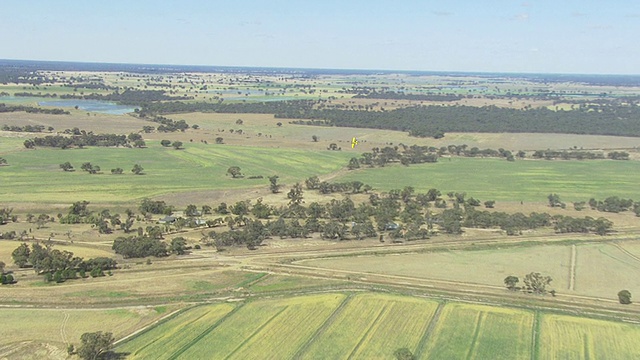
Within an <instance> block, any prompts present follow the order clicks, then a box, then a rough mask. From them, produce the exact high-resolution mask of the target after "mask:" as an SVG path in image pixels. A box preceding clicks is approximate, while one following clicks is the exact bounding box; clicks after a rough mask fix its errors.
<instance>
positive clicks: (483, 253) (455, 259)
mask: <svg viewBox="0 0 640 360" xmlns="http://www.w3.org/2000/svg"><path fill="white" fill-rule="evenodd" d="M626 243H627V242H621V244H622V245H623V246H625V244H626ZM576 258H577V259H576V268H575V286H574V289H573V290H570V289H569V287H570V283H569V282H570V276H571V245H536V246H522V247H511V248H505V249H489V250H454V251H440V252H430V253H429V252H427V253H418V254H400V255H375V256H358V257H337V258H324V259H310V260H302V261H297V262H295V263H296V264H300V265H305V266H314V267H318V268H322V269H339V270H345V271H351V272H354V273H355V274H361V275H363V276H366V274H383V275H391V276H404V277H410V278H416V279H433V280H436V281H446V282H454V283H457V284H459V286H462V284H463V283H471V284H480V285H484V286H488V287H494V288H501V287H504V283H503V280H504V278H506V277H507V276H510V275H514V276H517V277H519V278H520V280H521V283H520V284H519V285H523V284H522V279H523V277H524V275H526V274H528V273H531V272H539V273H542V274H544V275H548V276H550V277H551V278H552V279H553V281H552V282H551V285H550V286H549V289H548V290H551V289H555V290H556V291H557V293H558V294H567V295H573V294H577V295H586V296H594V297H599V298H606V299H611V300H615V301H617V295H616V294H617V293H618V291H620V290H622V289H628V290H629V291H631V293H632V294H634V293H640V287H638V284H637V281H635V280H634V279H636V278H637V277H638V276H640V262H639V261H638V260H637V259H634V258H633V257H631V256H629V255H628V254H626V253H624V252H622V251H621V250H620V249H619V248H617V247H616V246H615V245H614V244H612V243H606V244H581V245H577V256H576Z"/></svg>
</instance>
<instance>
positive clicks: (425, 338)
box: [416, 302, 445, 359]
mask: <svg viewBox="0 0 640 360" xmlns="http://www.w3.org/2000/svg"><path fill="white" fill-rule="evenodd" d="M444 307H445V303H444V302H441V303H439V304H438V307H437V308H436V311H435V313H433V317H432V318H431V321H430V322H429V326H427V330H426V331H425V332H424V334H423V335H422V338H421V339H420V342H419V343H418V346H417V348H416V359H420V358H422V354H423V353H424V351H425V347H426V346H427V342H428V341H429V338H430V337H431V334H433V331H434V329H435V328H436V326H438V321H439V320H440V315H442V310H443V309H444Z"/></svg>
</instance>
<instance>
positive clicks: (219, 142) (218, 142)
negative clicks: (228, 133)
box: [216, 136, 224, 144]
mask: <svg viewBox="0 0 640 360" xmlns="http://www.w3.org/2000/svg"><path fill="white" fill-rule="evenodd" d="M216 144H224V139H223V138H221V137H219V136H218V137H217V138H216Z"/></svg>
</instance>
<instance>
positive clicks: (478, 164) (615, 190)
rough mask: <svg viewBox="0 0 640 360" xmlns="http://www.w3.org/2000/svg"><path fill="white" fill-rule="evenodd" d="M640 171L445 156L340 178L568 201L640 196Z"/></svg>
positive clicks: (599, 163)
mask: <svg viewBox="0 0 640 360" xmlns="http://www.w3.org/2000/svg"><path fill="white" fill-rule="evenodd" d="M638 173H640V162H638V161H612V160H590V161H560V160H554V161H547V160H520V161H519V160H516V161H514V162H508V161H505V160H500V159H471V158H451V159H448V158H441V159H440V160H439V161H438V162H437V163H435V164H421V165H411V166H407V167H405V166H400V165H397V166H396V165H394V166H387V167H384V168H373V169H360V170H356V171H352V172H349V173H348V174H347V175H345V176H343V177H340V178H339V179H337V180H339V181H354V180H359V181H362V182H363V183H365V184H369V185H371V186H373V187H374V188H375V189H378V190H383V191H384V190H391V189H402V188H403V187H405V186H412V187H414V188H415V189H416V191H417V192H426V191H428V190H429V189H430V188H436V189H438V190H440V191H441V192H442V193H443V194H446V193H447V192H449V191H455V192H466V193H467V194H468V196H473V197H475V198H479V199H481V200H483V201H484V200H489V199H491V200H505V201H506V200H511V201H546V197H547V195H549V194H550V193H557V194H559V195H560V196H561V197H562V200H563V201H565V202H566V201H586V200H589V198H591V197H595V198H596V199H604V198H606V197H608V196H620V197H625V198H633V199H640V188H639V187H638V186H637V180H636V174H638Z"/></svg>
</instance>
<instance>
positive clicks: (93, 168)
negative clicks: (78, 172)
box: [80, 162, 100, 174]
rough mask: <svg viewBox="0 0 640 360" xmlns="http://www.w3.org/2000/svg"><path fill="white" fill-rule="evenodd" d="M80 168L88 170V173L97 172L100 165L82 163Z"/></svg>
mask: <svg viewBox="0 0 640 360" xmlns="http://www.w3.org/2000/svg"><path fill="white" fill-rule="evenodd" d="M80 169H82V170H84V171H86V172H88V173H89V174H97V173H98V172H99V171H100V166H98V165H92V164H91V163H90V162H86V163H83V164H82V166H80Z"/></svg>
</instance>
